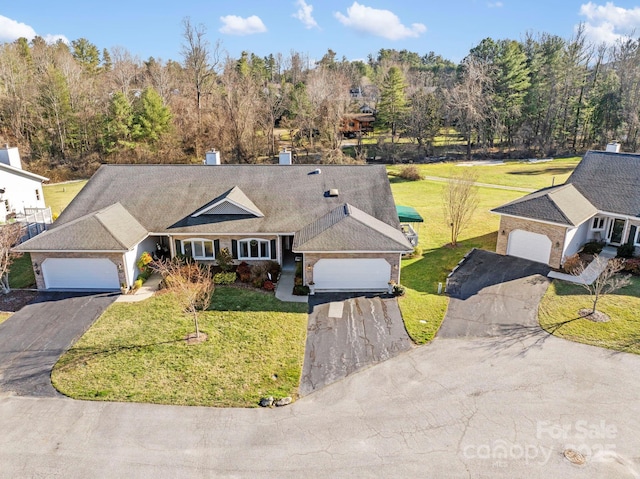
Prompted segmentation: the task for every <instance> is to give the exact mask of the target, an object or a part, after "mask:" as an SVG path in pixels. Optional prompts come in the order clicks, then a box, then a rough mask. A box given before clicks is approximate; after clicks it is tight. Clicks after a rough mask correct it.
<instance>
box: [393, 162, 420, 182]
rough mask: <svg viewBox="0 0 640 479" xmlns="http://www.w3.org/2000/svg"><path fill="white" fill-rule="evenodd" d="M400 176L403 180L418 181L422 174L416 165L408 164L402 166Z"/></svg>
mask: <svg viewBox="0 0 640 479" xmlns="http://www.w3.org/2000/svg"><path fill="white" fill-rule="evenodd" d="M398 176H399V177H400V178H402V179H403V180H409V181H417V180H421V179H422V175H421V174H420V170H419V169H418V167H417V166H415V165H407V166H403V167H402V168H400V173H398Z"/></svg>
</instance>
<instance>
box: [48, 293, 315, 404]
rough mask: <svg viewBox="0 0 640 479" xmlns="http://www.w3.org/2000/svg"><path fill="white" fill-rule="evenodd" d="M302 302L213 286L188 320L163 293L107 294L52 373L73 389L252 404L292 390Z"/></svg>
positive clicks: (134, 398)
mask: <svg viewBox="0 0 640 479" xmlns="http://www.w3.org/2000/svg"><path fill="white" fill-rule="evenodd" d="M306 326H307V314H306V305H305V304H299V303H283V302H281V301H279V300H277V299H275V297H274V296H273V295H271V294H267V293H261V292H254V291H249V290H241V289H235V288H229V287H218V288H217V290H216V292H215V294H214V296H213V300H212V303H211V308H210V310H209V311H206V312H203V313H201V315H200V328H201V330H202V331H203V332H205V333H206V334H207V335H208V340H207V341H206V342H204V343H201V344H197V345H191V346H189V345H186V344H185V342H184V341H183V338H184V336H185V335H187V334H188V333H190V332H192V331H193V330H194V327H193V321H192V319H191V317H189V316H186V315H185V314H183V313H182V312H181V311H180V308H179V307H178V305H177V303H176V301H175V298H174V297H173V296H172V295H171V294H164V295H159V296H156V297H153V298H150V299H149V300H146V301H143V302H140V303H128V304H127V303H116V304H113V305H112V306H111V307H110V308H109V309H108V310H107V311H106V312H105V313H104V314H103V315H102V316H101V317H100V318H99V319H98V321H97V322H96V323H95V324H94V326H93V327H92V328H91V329H90V330H89V331H88V332H87V333H86V334H85V335H84V336H83V337H82V338H81V339H80V341H78V342H77V343H76V344H75V345H74V346H73V348H72V349H71V350H70V351H69V352H67V353H66V354H65V355H64V356H63V357H62V358H61V359H60V361H59V362H58V364H56V366H55V368H54V371H53V374H52V381H53V384H54V386H55V387H56V388H57V389H58V390H60V391H61V392H62V393H63V394H66V395H68V396H71V397H74V398H77V399H94V400H104V401H130V402H149V403H161V404H180V405H201V406H224V407H254V406H257V404H258V401H259V399H260V397H263V396H269V395H272V396H274V397H285V396H292V397H295V396H296V393H297V387H298V383H299V381H300V374H301V370H302V360H303V357H304V343H305V335H306Z"/></svg>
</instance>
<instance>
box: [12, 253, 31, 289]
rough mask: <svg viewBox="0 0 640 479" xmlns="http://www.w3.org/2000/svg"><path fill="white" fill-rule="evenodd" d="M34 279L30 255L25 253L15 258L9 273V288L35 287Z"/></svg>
mask: <svg viewBox="0 0 640 479" xmlns="http://www.w3.org/2000/svg"><path fill="white" fill-rule="evenodd" d="M35 284H36V278H35V276H34V275H33V268H32V267H31V255H30V254H29V253H25V254H23V255H22V256H20V257H18V258H16V259H15V260H14V261H13V264H12V265H11V269H10V271H9V286H10V287H11V288H29V287H32V286H35Z"/></svg>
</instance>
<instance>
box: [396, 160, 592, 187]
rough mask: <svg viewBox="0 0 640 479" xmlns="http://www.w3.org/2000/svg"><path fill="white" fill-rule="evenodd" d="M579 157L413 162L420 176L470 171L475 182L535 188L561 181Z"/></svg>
mask: <svg viewBox="0 0 640 479" xmlns="http://www.w3.org/2000/svg"><path fill="white" fill-rule="evenodd" d="M580 159H581V158H580V157H572V158H560V159H557V160H553V161H549V162H542V163H524V162H520V161H518V160H511V161H507V162H505V163H504V164H501V165H491V166H456V164H455V163H433V164H429V165H416V166H417V167H418V168H419V169H420V172H421V173H422V176H439V177H443V178H449V177H451V176H452V174H454V173H456V172H457V171H460V170H463V169H464V170H465V171H468V170H471V171H473V172H475V173H477V175H478V182H480V183H489V184H493V185H502V186H517V187H521V188H532V189H539V188H544V187H546V186H551V184H552V182H553V183H554V184H556V185H559V184H561V183H564V182H565V180H566V179H567V178H568V177H569V175H570V174H571V172H573V170H574V169H575V167H576V166H577V165H578V163H579V162H580ZM400 168H401V166H397V165H396V166H390V167H389V168H388V170H389V172H391V173H397V172H398V171H399V170H400Z"/></svg>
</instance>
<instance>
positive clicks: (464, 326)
mask: <svg viewBox="0 0 640 479" xmlns="http://www.w3.org/2000/svg"><path fill="white" fill-rule="evenodd" d="M549 270H550V268H549V267H548V266H546V265H543V264H541V263H535V262H533V261H528V260H525V259H520V258H515V257H513V256H503V255H499V254H496V253H491V252H489V251H484V250H473V251H472V252H471V253H470V254H469V256H468V257H467V259H466V260H465V262H464V263H463V264H462V265H461V266H460V267H459V268H458V269H457V270H456V271H455V273H454V274H453V276H452V277H451V278H449V285H448V287H447V292H448V293H449V295H450V296H451V299H450V301H449V307H448V309H447V313H446V315H445V318H444V321H443V323H442V326H441V327H440V331H438V337H440V338H471V337H476V338H477V337H487V336H505V335H509V334H512V333H514V332H517V331H518V330H520V329H523V328H533V329H534V330H537V328H538V321H537V314H538V303H539V302H540V299H541V298H542V296H543V295H544V293H545V291H546V290H547V287H548V286H549V280H548V279H547V273H548V272H549Z"/></svg>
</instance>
